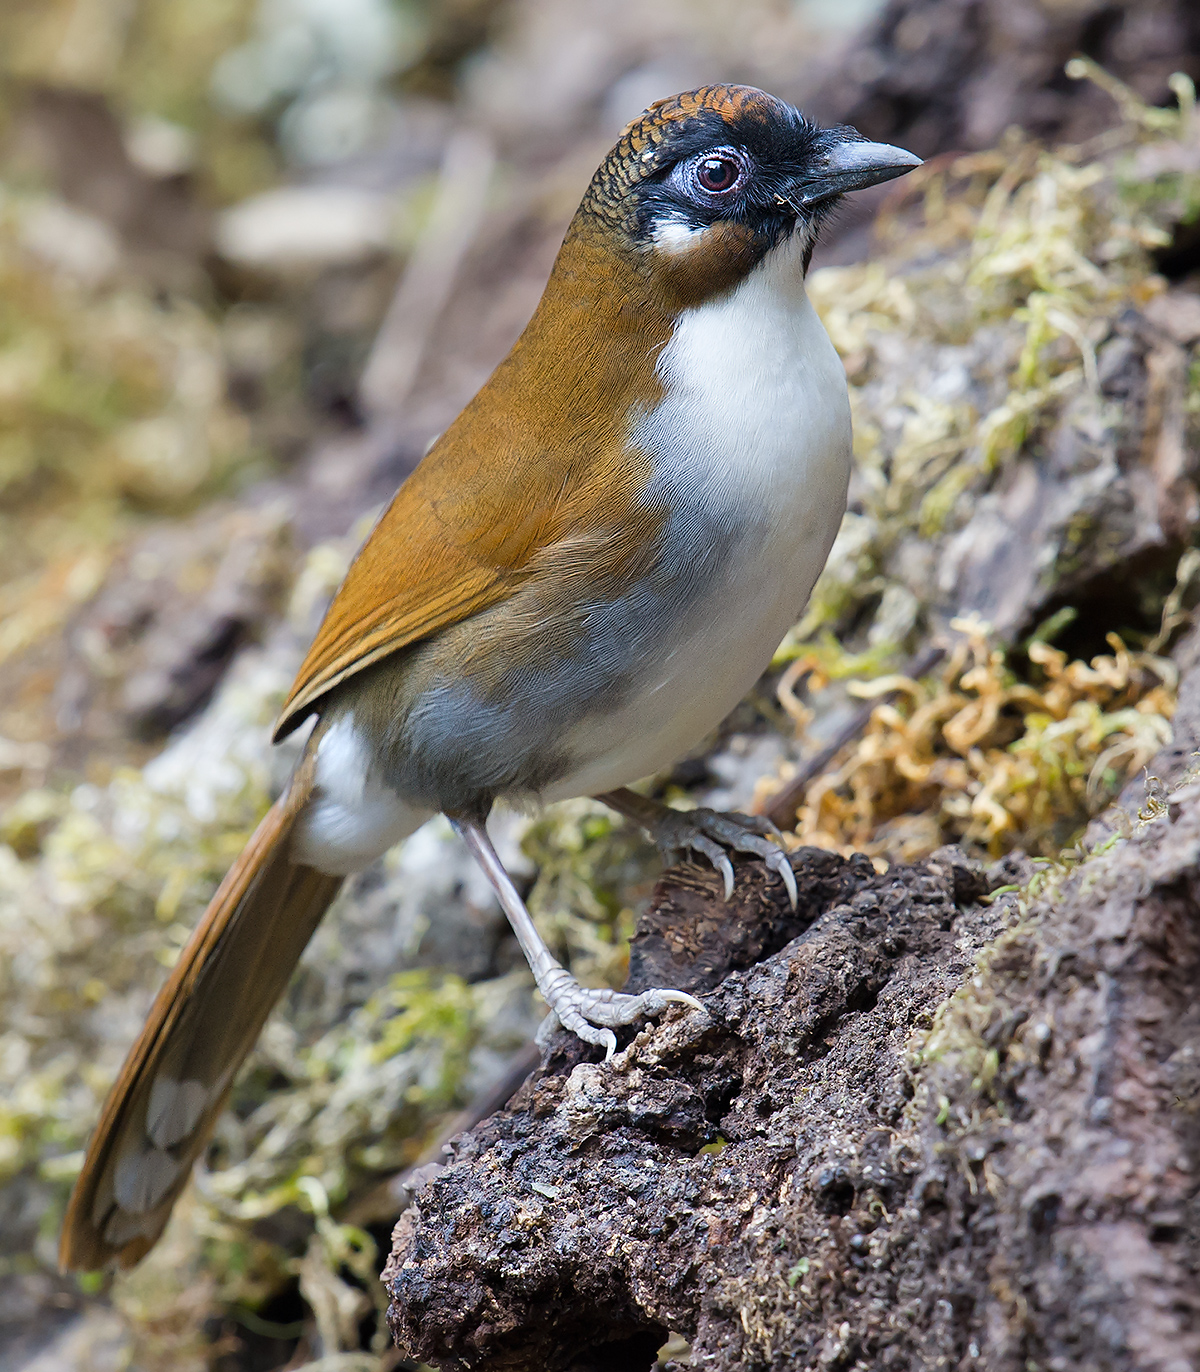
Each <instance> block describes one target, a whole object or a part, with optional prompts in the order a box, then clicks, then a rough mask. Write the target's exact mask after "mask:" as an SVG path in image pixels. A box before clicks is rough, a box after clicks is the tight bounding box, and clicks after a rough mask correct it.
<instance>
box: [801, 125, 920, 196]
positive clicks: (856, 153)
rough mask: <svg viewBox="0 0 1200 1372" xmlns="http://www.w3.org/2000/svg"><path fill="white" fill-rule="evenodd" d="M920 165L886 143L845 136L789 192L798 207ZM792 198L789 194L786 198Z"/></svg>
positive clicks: (892, 177) (898, 174) (888, 178)
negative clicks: (792, 190)
mask: <svg viewBox="0 0 1200 1372" xmlns="http://www.w3.org/2000/svg"><path fill="white" fill-rule="evenodd" d="M920 165H921V159H920V158H919V157H917V156H916V155H915V154H914V153H911V152H906V151H905V150H904V149H903V148H893V147H892V146H891V144H890V143H868V142H867V141H866V139H847V140H845V141H844V142H838V143H835V144H834V145H833V147H832V148H831V149H830V150H829V152H828V153H827V154H826V156H825V158H824V160H823V163H818V164H817V165H815V166H814V167H813V169H812V171H811V172H809V173H808V174H807V175H805V176H803V177H801V178H800V179H798V180H797V182H796V184H795V188H794V192H793V195H794V197H795V199H796V201H797V203H798V204H799V205H801V206H808V205H815V204H818V203H819V202H820V201H822V200H831V199H833V197H834V196H836V195H845V194H846V192H847V191H861V190H862V189H864V187H866V186H878V185H879V184H880V182H882V181H891V180H893V179H894V178H895V177H897V176H903V175H904V174H905V173H906V172H910V171H912V169H913V168H914V167H919V166H920ZM790 198H792V197H789V199H790Z"/></svg>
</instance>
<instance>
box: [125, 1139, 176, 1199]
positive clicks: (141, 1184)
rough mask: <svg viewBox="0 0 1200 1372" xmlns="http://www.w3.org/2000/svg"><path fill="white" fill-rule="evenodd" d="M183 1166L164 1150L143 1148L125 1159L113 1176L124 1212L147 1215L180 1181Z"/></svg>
mask: <svg viewBox="0 0 1200 1372" xmlns="http://www.w3.org/2000/svg"><path fill="white" fill-rule="evenodd" d="M180 1170H181V1167H180V1164H179V1163H177V1162H176V1161H175V1159H174V1158H173V1157H171V1155H170V1154H169V1153H164V1152H163V1151H162V1149H161V1148H153V1147H150V1148H143V1149H139V1151H138V1152H136V1153H134V1154H133V1155H132V1156H131V1157H125V1158H122V1159H121V1161H120V1162H119V1163H118V1164H117V1167H116V1171H115V1172H114V1174H113V1194H114V1195H115V1196H116V1199H117V1204H118V1205H119V1206H120V1207H121V1209H122V1210H127V1211H129V1212H130V1213H132V1214H135V1215H141V1214H145V1213H146V1211H148V1210H153V1209H154V1207H155V1206H156V1205H157V1204H158V1203H159V1201H161V1200H162V1198H163V1197H164V1196H165V1195H166V1194H167V1192H168V1191H169V1190H170V1189H171V1187H172V1186H173V1185H174V1184H175V1182H176V1181H178V1180H179V1173H180Z"/></svg>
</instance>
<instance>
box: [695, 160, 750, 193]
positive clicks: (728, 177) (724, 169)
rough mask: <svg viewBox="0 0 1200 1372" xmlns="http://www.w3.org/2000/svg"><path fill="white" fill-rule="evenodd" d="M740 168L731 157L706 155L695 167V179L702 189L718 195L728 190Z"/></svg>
mask: <svg viewBox="0 0 1200 1372" xmlns="http://www.w3.org/2000/svg"><path fill="white" fill-rule="evenodd" d="M741 170H742V169H741V167H739V166H738V164H737V163H736V162H735V161H734V160H733V158H732V157H706V158H705V159H704V161H703V162H701V163H700V165H699V166H698V167H697V168H696V180H697V181H698V182H699V183H700V185H701V186H702V187H703V188H704V190H706V191H708V192H710V193H711V194H712V195H719V194H720V193H721V192H722V191H727V190H729V188H730V187H731V186H732V185H733V184H734V182H735V181H736V180H737V179H738V174H739V173H740V172H741Z"/></svg>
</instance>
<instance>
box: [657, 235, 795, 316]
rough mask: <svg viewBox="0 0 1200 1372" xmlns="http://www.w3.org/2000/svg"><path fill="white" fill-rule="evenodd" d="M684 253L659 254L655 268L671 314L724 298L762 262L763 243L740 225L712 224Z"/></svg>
mask: <svg viewBox="0 0 1200 1372" xmlns="http://www.w3.org/2000/svg"><path fill="white" fill-rule="evenodd" d="M698 239H699V241H698V242H697V243H696V244H695V246H693V247H689V248H687V249H686V250H685V251H683V252H680V253H677V254H674V255H672V256H668V255H667V254H665V253H664V254H662V255H661V257H660V258H659V259H658V261H657V262H656V264H655V280H656V282H658V283H660V284H661V289H662V291H663V294H664V304H665V305H666V306H667V308H668V309H669V310H670V311H671V312H672V313H674V312H675V311H677V310H682V309H687V308H688V307H689V306H693V305H701V304H703V303H704V301H706V300H711V299H712V298H713V297H714V296H718V295H724V294H725V292H726V291H729V290H732V289H733V287H734V286H736V285H737V284H738V282H740V281H742V280H743V279H744V278H745V277H746V276H747V275H748V274H749V273H750V272H751V271H752V270H753V269H754V267H756V266H757V265H758V263H759V262H760V261H761V260H762V256H763V254H764V253H765V252H766V251H767V248H768V247H769V246H770V244H769V243H768V241H767V239H766V238H765V237H764V236H763V235H761V234H757V233H755V232H754V230H753V229H749V228H747V227H746V226H745V225H743V224H728V223H723V224H714V225H713V226H712V228H710V229H706V230H705V232H704V233H703V234H700V235H698Z"/></svg>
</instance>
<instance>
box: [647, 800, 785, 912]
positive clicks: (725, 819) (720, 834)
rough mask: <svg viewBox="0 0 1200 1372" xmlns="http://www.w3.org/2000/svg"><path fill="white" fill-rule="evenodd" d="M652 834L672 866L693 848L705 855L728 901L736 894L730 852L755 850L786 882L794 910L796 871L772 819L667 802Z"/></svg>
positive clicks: (756, 854) (756, 855)
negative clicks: (673, 806)
mask: <svg viewBox="0 0 1200 1372" xmlns="http://www.w3.org/2000/svg"><path fill="white" fill-rule="evenodd" d="M651 833H652V834H653V836H654V841H655V843H656V844H657V846H658V851H659V852H660V853H661V854H662V859H663V862H664V863H665V864H666V865H667V866H668V867H670V866H673V865H674V864H675V863H677V862H681V861H682V860H683V858H684V855H685V854H686V853H687V852H688V851H689V850H691V851H693V852H697V853H701V854H703V856H704V857H706V858H707V859H708V860H709V862H711V863H712V865H713V866H714V867H715V868H716V869H717V871H718V872H720V874H721V877H722V879H723V880H724V882H725V899H726V900H728V899H729V898H730V896H732V895H733V863H732V862H730V860H729V853H730V852H734V853H753V854H754V855H755V857H760V858H762V860H763V862H765V863H766V865H767V866H768V868H770V870H771V871H772V872H774V873H775V874H776V876H778V877H779V879H780V881H782V882H783V885H784V888H785V890H786V891H787V893H788V900H789V901H790V902H791V906H792V909H793V910H794V909H795V908H796V902H797V899H798V893H797V891H796V874H795V873H794V872H793V871H792V864H791V863H790V862H789V861H788V856H787V852H786V851H785V849H784V848H783V846H782V840H783V835H782V834H781V833H780V832H779V830H778V829H777V828H776V827H775V825H773V824H772V823H771V821H770V820H769V819H764V818H763V817H762V816H760V815H742V814H737V813H730V814H722V813H720V812H719V811H717V810H705V809H697V810H671V809H669V808H668V807H667V806H665V805H664V806H663V813H662V815H661V816H660V817H659V818H658V819H657V821H656V822H655V823H654V825H653V826H652V828H651ZM727 850H728V851H727Z"/></svg>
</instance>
